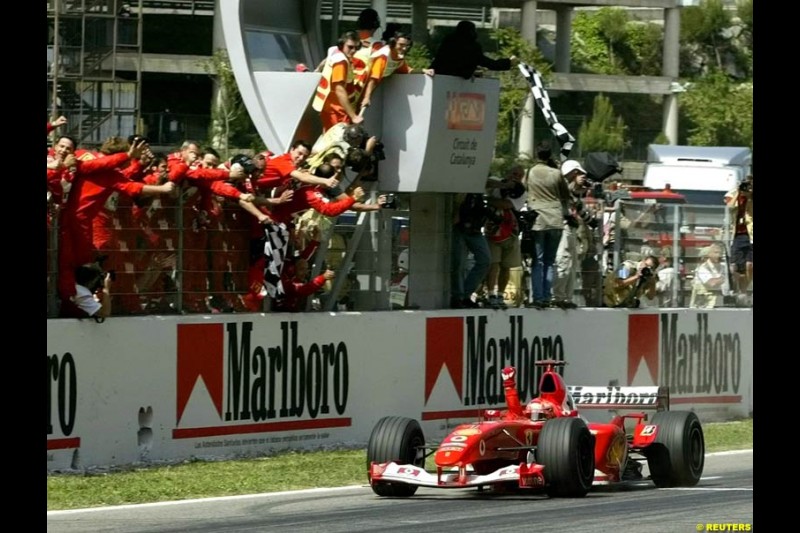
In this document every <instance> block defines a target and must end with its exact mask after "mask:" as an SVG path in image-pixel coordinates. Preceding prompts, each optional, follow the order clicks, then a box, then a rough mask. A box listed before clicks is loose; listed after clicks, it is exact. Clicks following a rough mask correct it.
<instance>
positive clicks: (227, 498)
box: [47, 448, 753, 516]
mask: <svg viewBox="0 0 800 533" xmlns="http://www.w3.org/2000/svg"><path fill="white" fill-rule="evenodd" d="M745 453H753V449H752V448H751V449H749V450H732V451H728V452H714V453H707V454H706V457H720V456H725V455H739V454H745ZM704 479H705V478H704ZM367 486H369V485H364V484H362V485H350V486H347V487H333V488H316V489H304V490H285V491H282V492H263V493H260V494H241V495H238V496H219V497H216V498H196V499H192V500H174V501H168V502H152V503H132V504H128V505H111V506H108V507H90V508H88V509H69V510H66V511H47V515H48V516H59V515H68V514H77V513H91V512H98V511H116V510H119V509H134V508H137V507H164V506H168V505H184V504H188V503H197V502H222V501H232V500H246V499H248V498H263V497H265V496H283V495H286V494H315V493H316V494H319V493H326V492H339V491H348V490H355V489H362V488H364V487H367ZM669 490H681V489H680V488H675V489H669ZM685 490H753V489H702V488H701V489H697V488H691V487H686V488H685Z"/></svg>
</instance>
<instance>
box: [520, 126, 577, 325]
mask: <svg viewBox="0 0 800 533" xmlns="http://www.w3.org/2000/svg"><path fill="white" fill-rule="evenodd" d="M552 156H553V152H552V148H551V146H550V143H549V142H547V141H542V142H540V143H539V144H538V145H537V147H536V158H537V161H536V163H535V164H534V165H533V166H532V167H531V168H530V170H528V175H527V189H528V208H529V209H533V210H534V211H536V212H537V213H538V216H537V217H536V221H535V222H534V224H533V239H534V243H535V252H536V255H535V257H534V261H533V266H532V268H531V286H532V290H533V302H530V303H532V305H533V307H535V308H537V309H543V308H545V307H549V306H550V300H551V297H552V284H553V280H554V279H555V275H556V274H555V261H556V253H557V252H558V247H559V244H560V242H561V234H562V233H563V232H564V215H565V214H566V213H568V202H569V199H570V193H569V188H568V187H567V182H566V180H565V179H564V178H563V177H562V176H561V172H560V171H559V170H558V168H553V166H552Z"/></svg>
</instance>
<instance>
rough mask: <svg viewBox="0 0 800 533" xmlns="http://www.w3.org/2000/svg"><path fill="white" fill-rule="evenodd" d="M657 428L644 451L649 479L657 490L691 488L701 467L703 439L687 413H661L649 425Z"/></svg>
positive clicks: (694, 419) (697, 421) (698, 475)
mask: <svg viewBox="0 0 800 533" xmlns="http://www.w3.org/2000/svg"><path fill="white" fill-rule="evenodd" d="M650 424H653V425H655V426H657V429H656V431H657V433H656V438H655V441H654V442H653V444H651V445H650V446H648V447H647V448H646V450H645V456H646V457H647V466H648V467H649V468H650V477H651V478H652V480H653V483H655V484H656V486H657V487H693V486H695V485H697V482H698V481H700V476H702V475H703V465H704V464H705V453H706V445H705V437H704V435H703V427H702V426H701V425H700V420H699V419H698V418H697V415H696V414H694V413H692V412H691V411H662V412H659V413H656V414H655V415H653V419H652V421H651V422H650Z"/></svg>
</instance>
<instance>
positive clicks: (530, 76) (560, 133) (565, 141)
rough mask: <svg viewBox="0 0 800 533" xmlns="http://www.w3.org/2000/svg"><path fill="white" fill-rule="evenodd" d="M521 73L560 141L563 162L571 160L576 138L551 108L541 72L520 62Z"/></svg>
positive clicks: (548, 124) (551, 129) (549, 125)
mask: <svg viewBox="0 0 800 533" xmlns="http://www.w3.org/2000/svg"><path fill="white" fill-rule="evenodd" d="M518 66H519V71H520V72H521V73H522V75H523V76H524V77H525V79H526V80H528V83H530V84H531V92H532V93H533V99H534V100H535V101H536V105H537V106H538V107H539V109H541V110H542V115H543V116H544V119H545V120H546V121H547V126H548V127H549V128H550V131H552V132H553V135H555V137H556V139H557V140H558V143H559V145H560V146H561V160H562V161H565V160H567V159H569V153H570V152H571V151H572V146H573V145H574V144H575V137H573V136H572V134H571V133H570V132H568V131H567V128H565V127H564V126H563V125H562V124H561V123H560V122H559V121H558V117H556V114H555V113H553V110H552V108H551V107H550V96H549V95H548V94H547V90H546V89H545V88H544V82H543V81H542V77H541V76H540V75H539V72H537V70H536V69H535V68H533V67H532V66H530V65H528V64H526V63H522V62H520V64H519V65H518Z"/></svg>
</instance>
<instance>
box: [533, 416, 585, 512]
mask: <svg viewBox="0 0 800 533" xmlns="http://www.w3.org/2000/svg"><path fill="white" fill-rule="evenodd" d="M536 459H537V462H539V463H540V464H543V465H544V479H545V484H546V489H547V493H548V494H549V495H550V496H555V497H560V498H582V497H583V496H586V493H587V492H589V489H591V488H592V483H593V482H594V437H593V436H592V434H591V433H590V432H589V428H588V427H586V423H585V422H584V421H583V420H581V419H580V418H554V419H552V420H549V421H547V422H546V423H545V424H544V427H543V428H542V432H541V433H540V434H539V443H538V445H537V447H536Z"/></svg>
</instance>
